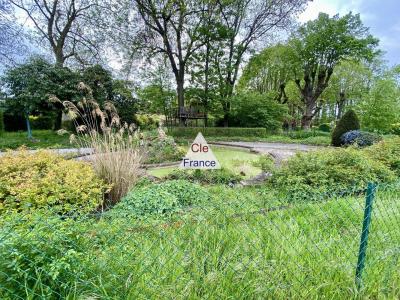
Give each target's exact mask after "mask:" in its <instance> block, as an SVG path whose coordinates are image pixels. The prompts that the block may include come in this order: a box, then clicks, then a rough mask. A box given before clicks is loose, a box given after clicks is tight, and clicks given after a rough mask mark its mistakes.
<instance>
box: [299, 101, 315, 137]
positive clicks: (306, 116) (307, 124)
mask: <svg viewBox="0 0 400 300" xmlns="http://www.w3.org/2000/svg"><path fill="white" fill-rule="evenodd" d="M304 102H305V104H306V109H305V110H304V113H303V116H302V117H301V128H302V129H304V130H310V128H311V121H312V120H313V118H314V115H315V112H314V110H315V101H314V99H313V97H312V96H308V97H305V101H304Z"/></svg>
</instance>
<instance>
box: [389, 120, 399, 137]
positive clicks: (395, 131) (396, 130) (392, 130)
mask: <svg viewBox="0 0 400 300" xmlns="http://www.w3.org/2000/svg"><path fill="white" fill-rule="evenodd" d="M390 133H392V134H395V135H400V123H394V124H392V125H391V126H390Z"/></svg>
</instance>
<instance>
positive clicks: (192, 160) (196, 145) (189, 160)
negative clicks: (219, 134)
mask: <svg viewBox="0 0 400 300" xmlns="http://www.w3.org/2000/svg"><path fill="white" fill-rule="evenodd" d="M179 167H180V168H181V169H221V165H220V164H219V162H218V160H217V158H216V157H215V156H214V154H213V152H212V151H211V148H210V146H208V144H207V142H206V140H205V138H204V136H203V135H202V134H201V132H199V133H198V134H197V136H196V138H195V139H194V141H193V143H192V145H191V146H190V149H189V151H188V153H187V154H186V156H185V157H184V158H183V160H182V162H181V164H180V165H179Z"/></svg>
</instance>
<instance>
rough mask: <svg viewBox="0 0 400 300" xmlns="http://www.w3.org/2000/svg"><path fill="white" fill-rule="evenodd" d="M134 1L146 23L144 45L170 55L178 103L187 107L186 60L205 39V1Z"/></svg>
mask: <svg viewBox="0 0 400 300" xmlns="http://www.w3.org/2000/svg"><path fill="white" fill-rule="evenodd" d="M135 3H136V8H137V10H138V12H139V14H140V17H141V21H142V22H143V25H144V32H143V33H142V35H143V37H144V41H145V44H144V45H142V46H143V47H144V48H147V50H148V51H149V52H150V53H152V54H154V53H161V54H163V55H165V56H166V57H167V58H168V60H169V63H170V66H171V69H172V72H173V74H174V76H175V81H176V86H177V88H176V90H177V95H178V106H179V107H184V105H185V98H184V97H185V96H184V83H185V73H186V67H187V63H188V61H189V59H190V57H191V56H192V55H193V53H195V51H196V50H197V49H198V48H199V47H201V46H202V45H203V43H204V42H203V41H202V40H201V34H202V31H201V26H202V25H203V19H204V16H205V14H204V11H205V1H197V0H167V1H155V0H135ZM135 25H136V26H138V25H137V24H135ZM139 26H140V24H139ZM181 121H182V122H183V120H181ZM182 122H181V123H182Z"/></svg>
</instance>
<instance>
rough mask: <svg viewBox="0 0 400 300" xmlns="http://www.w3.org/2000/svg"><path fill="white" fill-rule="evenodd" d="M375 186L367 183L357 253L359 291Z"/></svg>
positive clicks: (357, 283)
mask: <svg viewBox="0 0 400 300" xmlns="http://www.w3.org/2000/svg"><path fill="white" fill-rule="evenodd" d="M375 189H376V185H375V184H373V183H368V188H367V195H366V198H365V209H364V221H363V227H362V232H361V240H360V249H359V251H358V262H357V269H356V285H357V289H358V290H359V289H360V288H361V285H362V272H363V269H364V266H365V255H366V252H367V244H368V233H369V225H370V223H371V212H372V203H373V201H374V197H375Z"/></svg>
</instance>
